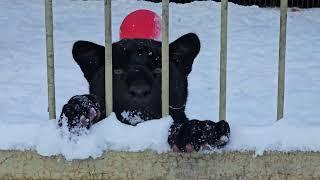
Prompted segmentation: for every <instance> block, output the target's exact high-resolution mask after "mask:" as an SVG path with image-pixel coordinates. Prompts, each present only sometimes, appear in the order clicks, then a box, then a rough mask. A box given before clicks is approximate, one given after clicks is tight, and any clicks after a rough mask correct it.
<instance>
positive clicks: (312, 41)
mask: <svg viewBox="0 0 320 180" xmlns="http://www.w3.org/2000/svg"><path fill="white" fill-rule="evenodd" d="M54 2H55V3H54V20H55V22H54V24H55V31H54V36H55V61H56V66H55V67H56V99H57V114H58V115H59V114H60V111H61V107H62V105H63V104H64V103H66V101H67V100H68V99H69V98H70V97H71V96H73V95H75V94H84V93H87V92H88V90H87V86H88V85H87V83H86V81H85V79H84V78H83V76H82V73H81V71H80V69H79V68H78V67H77V65H76V64H75V63H74V62H73V60H72V56H71V47H72V44H73V42H74V41H76V40H79V39H83V40H90V41H94V42H97V43H100V44H103V41H104V29H103V28H104V24H103V20H104V19H103V1H80V0H57V1H54ZM43 6H44V5H43V1H39V0H29V1H21V0H1V1H0V27H1V29H0V32H1V38H0V107H1V109H0V114H1V115H2V117H1V118H0V149H20V150H23V149H32V150H36V151H37V152H38V153H40V154H42V155H56V154H63V155H64V156H65V157H66V158H67V159H74V158H80V159H81V158H87V157H89V156H91V157H98V156H99V155H101V153H102V152H103V151H104V150H121V151H141V150H146V149H152V150H155V151H157V152H166V151H169V150H170V149H169V146H168V144H167V142H166V138H167V133H168V128H169V126H170V124H171V123H172V120H171V118H164V119H161V120H154V121H150V122H146V123H142V124H139V125H138V126H137V127H132V126H128V125H124V124H121V123H120V122H119V121H117V119H116V118H115V116H114V115H111V117H109V118H108V119H106V120H104V121H102V122H101V123H99V124H97V125H95V126H94V127H93V128H92V129H90V130H89V131H88V132H85V133H84V135H82V136H80V137H69V135H68V134H67V133H66V131H65V130H58V129H57V128H56V121H49V120H48V113H47V87H46V55H45V39H44V37H45V36H44V34H45V33H44V30H45V29H44V8H43ZM140 8H147V9H151V10H153V11H155V12H157V13H158V14H160V13H161V4H153V3H148V2H142V1H139V2H137V1H132V0H114V1H113V17H112V18H113V27H112V28H113V40H114V41H117V40H118V39H119V37H118V32H119V31H118V29H119V25H120V23H121V21H122V19H123V18H124V17H125V16H126V15H127V14H128V13H130V12H131V11H133V10H136V9H140ZM170 12H171V14H170V40H171V41H173V40H175V39H176V38H177V37H179V36H181V35H183V34H184V33H188V32H195V33H197V34H198V35H199V37H200V39H201V43H202V49H201V51H200V54H199V56H198V57H197V58H196V61H195V64H194V68H193V71H192V73H191V75H190V76H189V81H190V84H189V85H190V86H189V98H188V103H187V110H186V111H187V115H188V116H189V118H196V119H211V120H214V121H216V120H217V118H218V92H219V32H220V27H219V26H220V6H219V3H215V2H194V3H191V4H185V5H178V4H171V5H170ZM318 17H320V9H308V10H301V11H297V12H291V11H290V12H289V14H288V37H287V45H288V46H287V69H286V75H287V81H286V93H285V118H284V119H283V120H281V121H279V122H276V121H275V119H276V95H277V90H276V87H277V76H276V75H277V65H278V63H277V59H278V34H279V32H278V31H279V11H278V9H260V8H258V7H241V6H237V5H234V4H229V44H228V53H229V54H228V94H227V95H228V96H227V120H228V121H229V123H230V125H231V132H232V136H231V142H230V144H229V145H227V147H225V148H224V149H223V150H227V151H228V150H255V151H256V152H257V153H258V154H259V153H262V152H263V151H265V150H281V151H292V150H306V151H309V150H311V151H319V150H320V134H319V130H320V119H319V117H320V110H319V103H320V93H319V92H320V71H319V69H320V48H319V47H320V35H319V30H320V21H319V19H318Z"/></svg>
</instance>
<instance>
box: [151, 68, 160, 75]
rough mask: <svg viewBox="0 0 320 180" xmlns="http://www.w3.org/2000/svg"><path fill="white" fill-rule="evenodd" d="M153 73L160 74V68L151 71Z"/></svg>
mask: <svg viewBox="0 0 320 180" xmlns="http://www.w3.org/2000/svg"><path fill="white" fill-rule="evenodd" d="M153 73H155V74H160V73H161V68H156V69H154V70H153Z"/></svg>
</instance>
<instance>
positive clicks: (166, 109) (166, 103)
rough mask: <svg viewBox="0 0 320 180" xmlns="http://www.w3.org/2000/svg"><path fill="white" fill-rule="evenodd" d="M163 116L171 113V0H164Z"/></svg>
mask: <svg viewBox="0 0 320 180" xmlns="http://www.w3.org/2000/svg"><path fill="white" fill-rule="evenodd" d="M161 27H162V33H161V34H162V51H161V52H162V85H161V87H162V90H161V97H162V117H165V116H167V115H169V0H162V26H161Z"/></svg>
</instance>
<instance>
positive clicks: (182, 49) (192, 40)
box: [169, 33, 200, 75]
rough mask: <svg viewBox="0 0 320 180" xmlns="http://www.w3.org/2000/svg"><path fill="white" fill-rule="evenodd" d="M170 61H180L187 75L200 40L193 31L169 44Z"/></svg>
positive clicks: (197, 50)
mask: <svg viewBox="0 0 320 180" xmlns="http://www.w3.org/2000/svg"><path fill="white" fill-rule="evenodd" d="M169 48H170V49H169V54H170V55H169V56H170V61H175V62H176V63H181V64H182V66H183V67H184V68H185V70H186V73H187V75H188V74H189V73H190V72H191V70H192V64H193V61H194V59H195V58H196V56H197V55H198V53H199V51H200V40H199V38H198V36H197V35H196V34H194V33H189V34H185V35H183V36H181V37H180V38H178V39H177V40H175V41H174V42H172V43H171V44H170V47H169Z"/></svg>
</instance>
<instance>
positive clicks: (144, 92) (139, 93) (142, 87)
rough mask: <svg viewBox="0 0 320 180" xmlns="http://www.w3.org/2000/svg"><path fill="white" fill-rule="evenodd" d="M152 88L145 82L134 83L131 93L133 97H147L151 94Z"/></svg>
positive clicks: (130, 89) (131, 86) (130, 88)
mask: <svg viewBox="0 0 320 180" xmlns="http://www.w3.org/2000/svg"><path fill="white" fill-rule="evenodd" d="M150 92H151V87H150V86H149V85H148V84H147V83H146V82H145V81H136V82H133V83H132V84H131V85H130V87H129V93H130V94H131V96H133V97H139V98H141V97H146V96H148V95H149V94H150Z"/></svg>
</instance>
